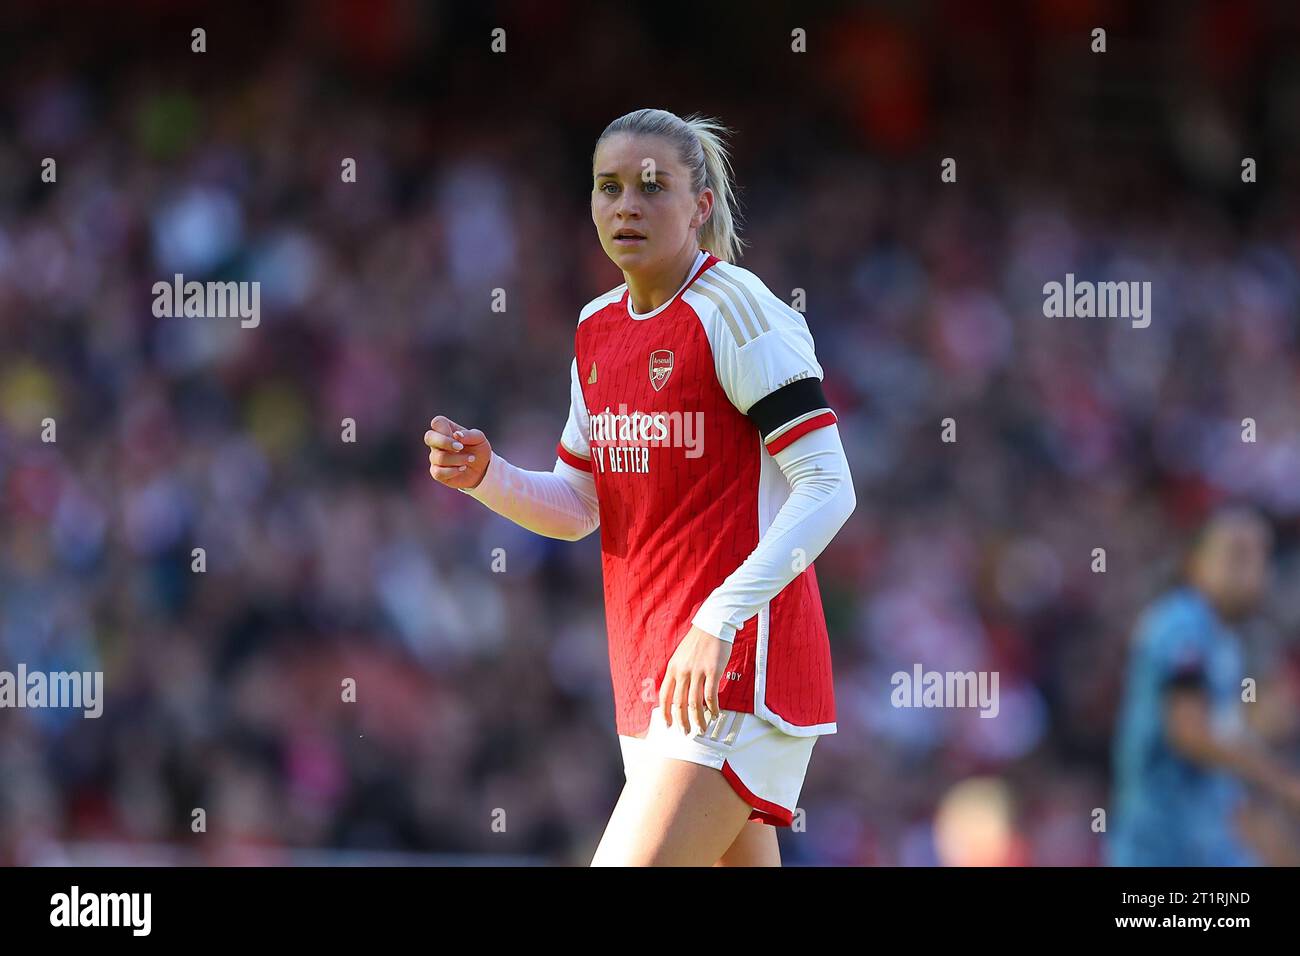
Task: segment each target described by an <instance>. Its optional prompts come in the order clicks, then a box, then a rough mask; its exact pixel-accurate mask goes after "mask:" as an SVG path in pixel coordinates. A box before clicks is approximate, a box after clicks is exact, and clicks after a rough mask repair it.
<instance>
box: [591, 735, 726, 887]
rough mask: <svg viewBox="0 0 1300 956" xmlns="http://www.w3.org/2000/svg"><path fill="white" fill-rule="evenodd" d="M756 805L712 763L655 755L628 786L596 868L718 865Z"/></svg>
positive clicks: (599, 850)
mask: <svg viewBox="0 0 1300 956" xmlns="http://www.w3.org/2000/svg"><path fill="white" fill-rule="evenodd" d="M750 809H751V808H750V806H749V804H747V803H746V802H745V801H744V800H742V799H741V798H740V795H739V794H737V793H736V791H735V790H733V789H732V788H731V785H730V784H729V783H727V781H726V779H725V778H724V777H723V776H722V774H721V773H720V772H719V771H717V770H715V769H714V768H712V767H706V766H703V765H701V764H697V763H691V762H689V761H686V760H677V759H674V758H672V757H660V756H655V757H652V758H650V759H648V760H647V761H646V762H645V764H644V765H643V766H642V767H641V768H640V770H639V772H638V773H636V774H635V775H633V777H632V778H631V779H629V780H628V781H627V783H625V784H624V785H623V792H622V793H621V794H620V795H619V798H618V803H617V804H615V806H614V813H613V815H612V816H611V817H610V818H609V823H608V824H607V825H606V827H605V835H604V836H603V837H601V840H600V845H599V846H598V847H596V855H595V857H594V858H593V859H592V861H591V865H592V866H712V865H713V864H714V863H716V862H717V861H718V860H719V859H721V858H722V855H723V854H724V853H726V852H727V851H728V850H729V849H730V848H731V846H732V845H733V844H734V843H735V842H736V838H737V836H738V835H739V834H740V832H741V830H742V829H743V828H744V826H745V821H746V820H748V819H749V813H750Z"/></svg>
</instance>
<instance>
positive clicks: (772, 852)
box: [713, 820, 781, 866]
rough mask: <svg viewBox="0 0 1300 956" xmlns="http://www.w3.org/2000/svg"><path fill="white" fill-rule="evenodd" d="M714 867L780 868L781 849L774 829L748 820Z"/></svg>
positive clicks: (756, 821)
mask: <svg viewBox="0 0 1300 956" xmlns="http://www.w3.org/2000/svg"><path fill="white" fill-rule="evenodd" d="M713 865H714V866H780V865H781V847H780V845H779V844H778V843H777V842H776V827H774V826H770V825H768V824H766V823H761V822H759V821H758V820H750V821H749V822H748V823H746V824H745V825H744V827H742V828H741V831H740V835H739V836H737V837H736V840H735V842H734V843H732V844H731V847H730V848H729V849H728V850H727V852H726V853H724V854H722V859H720V860H718V862H717V863H714V864H713Z"/></svg>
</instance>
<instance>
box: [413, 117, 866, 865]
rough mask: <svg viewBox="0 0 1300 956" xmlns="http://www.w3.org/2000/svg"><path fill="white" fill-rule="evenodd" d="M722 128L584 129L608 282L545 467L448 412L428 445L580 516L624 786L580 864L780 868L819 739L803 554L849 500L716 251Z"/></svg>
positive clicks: (545, 515)
mask: <svg viewBox="0 0 1300 956" xmlns="http://www.w3.org/2000/svg"><path fill="white" fill-rule="evenodd" d="M726 132H727V131H726V130H725V129H724V128H723V127H721V126H720V125H718V124H717V123H716V122H715V121H713V120H710V119H706V118H701V117H695V116H692V117H690V118H688V119H686V120H683V119H681V118H680V117H678V116H676V115H675V114H673V113H669V112H666V111H664V110H654V109H643V110H637V111H635V112H633V113H629V114H627V115H626V116H623V117H621V118H619V119H617V120H615V121H614V122H613V123H611V124H610V125H609V126H608V127H607V128H606V129H605V131H604V132H603V133H602V134H601V136H600V139H599V140H597V142H596V150H595V154H594V156H593V169H592V172H593V186H592V193H591V218H592V221H593V222H594V223H595V226H596V233H597V235H598V237H599V238H600V243H601V246H602V247H603V248H604V250H605V252H606V254H607V255H608V256H609V257H610V259H612V260H613V262H614V264H615V265H616V266H618V268H619V269H620V270H622V272H623V278H624V282H623V283H622V284H621V285H619V286H618V287H617V288H614V289H611V290H610V291H609V292H606V293H605V294H604V295H602V296H599V297H598V298H596V299H594V300H592V301H591V302H589V303H588V304H587V305H586V306H585V307H584V308H583V309H582V311H581V312H580V314H579V316H578V327H577V334H576V336H575V340H574V345H575V357H574V361H573V363H572V365H571V367H570V371H571V377H572V382H571V405H570V408H569V419H568V422H567V424H566V425H565V427H564V431H563V433H562V435H561V437H560V442H559V445H558V448H557V455H558V457H557V458H556V461H555V466H554V468H553V469H552V470H551V471H549V472H544V471H524V470H522V469H520V468H517V467H515V466H514V465H512V464H510V463H509V462H507V461H506V460H505V459H504V458H502V457H501V456H500V455H499V454H496V453H494V452H493V450H492V447H491V445H490V444H489V443H488V440H487V438H486V436H484V434H483V432H482V431H481V430H479V429H477V428H466V427H464V426H462V425H458V424H457V423H456V422H453V421H451V420H450V419H448V418H446V417H444V416H438V417H437V418H435V419H433V421H432V422H431V423H430V430H429V431H428V432H426V433H425V436H424V440H425V444H427V445H428V446H429V449H430V452H429V464H430V468H429V472H430V474H431V475H432V476H433V477H434V478H435V479H437V480H438V481H440V482H442V483H443V484H445V485H448V486H450V487H452V488H457V489H459V490H461V491H463V492H465V493H466V494H469V495H472V496H473V497H475V498H477V499H478V500H479V501H481V502H483V504H485V505H486V506H487V507H489V508H491V509H492V510H493V511H495V512H497V513H498V514H501V515H504V516H505V517H507V518H509V519H511V520H512V521H514V522H515V523H517V524H519V525H521V526H522V527H525V528H528V529H529V530H531V531H534V532H536V533H538V534H544V535H548V536H550V537H555V538H563V539H566V540H570V541H576V540H578V539H579V538H582V537H584V536H586V535H588V534H590V533H591V532H592V531H594V530H595V529H596V528H597V527H599V528H600V532H601V535H600V537H601V564H602V571H603V575H604V586H605V620H606V629H607V631H608V638H609V655H610V672H611V675H612V677H613V683H614V701H615V708H616V725H617V730H618V734H619V742H620V745H621V747H622V751H623V764H624V771H625V776H626V780H627V782H626V784H625V786H624V788H623V792H622V794H621V795H620V797H619V799H618V803H617V804H616V806H615V807H614V812H613V815H612V817H611V818H610V820H609V824H608V825H607V827H606V829H605V834H604V836H603V838H602V839H601V841H600V844H599V846H598V847H597V849H596V854H595V858H594V859H593V860H592V865H593V866H601V865H670V866H711V865H717V866H745V865H748V866H755V865H762V866H779V865H780V862H781V858H780V853H779V851H778V847H777V840H776V831H775V829H773V827H777V826H790V825H791V820H792V817H793V813H794V810H795V806H796V803H797V800H798V797H799V791H800V789H801V788H802V786H803V779H804V773H805V771H806V770H807V766H808V758H809V755H810V754H811V752H812V748H813V744H814V743H815V742H816V740H817V737H818V735H820V734H832V733H835V729H836V728H835V701H834V697H833V694H832V688H831V660H830V650H829V645H828V642H827V637H826V622H825V616H824V614H823V612H822V606H821V597H820V594H819V592H818V589H817V578H816V575H815V574H814V572H813V564H812V562H813V559H814V558H816V557H817V555H819V554H820V553H821V551H822V549H823V548H824V547H825V546H826V544H827V543H828V542H829V541H830V539H831V538H832V537H833V536H834V535H835V533H836V532H837V531H838V530H839V529H840V527H841V526H842V525H843V524H844V522H845V521H846V520H847V519H848V517H849V515H850V514H851V513H852V512H853V508H854V506H855V505H856V503H857V502H856V499H855V497H854V492H853V484H852V480H851V478H850V475H849V471H848V463H847V462H846V461H845V458H844V449H843V447H842V446H841V443H840V437H839V431H838V429H837V427H836V418H835V413H834V412H833V411H832V410H831V409H830V408H828V407H827V405H826V399H825V397H824V396H823V394H822V386H821V379H822V369H821V366H820V365H818V363H817V359H816V356H815V354H814V351H813V341H812V336H811V335H810V334H809V331H808V325H807V323H806V322H805V321H804V319H803V316H801V315H800V314H799V313H798V312H796V311H795V310H794V309H792V308H790V307H789V306H787V305H786V304H785V303H784V302H782V301H781V300H780V299H778V298H777V297H776V296H775V295H773V294H772V293H771V292H770V291H768V288H767V286H765V285H764V284H763V283H762V281H760V280H759V278H758V277H757V276H755V275H754V274H753V273H752V272H750V271H748V270H746V269H742V268H740V267H739V266H737V265H734V264H733V260H734V259H735V257H736V254H737V252H738V251H739V247H740V245H741V243H740V240H739V239H738V238H737V236H736V231H735V226H734V224H733V216H732V208H731V206H732V193H733V190H732V183H731V169H730V164H729V161H728V158H727V153H726V149H725V147H724V145H723V142H722V139H721V136H722V135H723V134H725V133H726Z"/></svg>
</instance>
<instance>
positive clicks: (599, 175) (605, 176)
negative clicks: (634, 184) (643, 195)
mask: <svg viewBox="0 0 1300 956" xmlns="http://www.w3.org/2000/svg"><path fill="white" fill-rule="evenodd" d="M661 177H666V178H668V179H672V178H673V174H672V173H670V172H668V171H667V170H663V169H656V170H655V174H654V176H652V177H651V178H652V179H659V178H661ZM595 178H596V179H618V173H597V174H596V177H595ZM637 178H638V179H639V178H640V177H639V176H638V177H637Z"/></svg>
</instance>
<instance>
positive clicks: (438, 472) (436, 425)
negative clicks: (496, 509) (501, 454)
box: [424, 415, 492, 488]
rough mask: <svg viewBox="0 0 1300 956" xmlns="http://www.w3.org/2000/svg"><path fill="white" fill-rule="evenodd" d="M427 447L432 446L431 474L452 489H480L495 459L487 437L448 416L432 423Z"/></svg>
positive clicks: (430, 423) (425, 441)
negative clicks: (480, 484)
mask: <svg viewBox="0 0 1300 956" xmlns="http://www.w3.org/2000/svg"><path fill="white" fill-rule="evenodd" d="M424 443H425V444H426V445H428V446H429V474H430V475H432V476H433V477H434V478H436V479H437V480H438V481H440V482H442V483H443V484H444V485H447V486H449V487H451V488H477V487H478V484H479V482H480V481H482V480H483V475H484V474H485V473H486V472H487V466H488V462H489V461H490V460H491V459H492V445H491V444H490V443H489V442H488V440H487V436H486V435H484V434H483V433H482V432H481V431H479V430H478V429H477V428H465V427H464V426H462V425H457V424H456V423H455V422H453V421H452V420H451V419H450V418H448V417H447V416H445V415H439V416H438V417H437V418H435V419H434V420H433V421H431V422H429V430H428V431H427V432H425V433H424Z"/></svg>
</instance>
